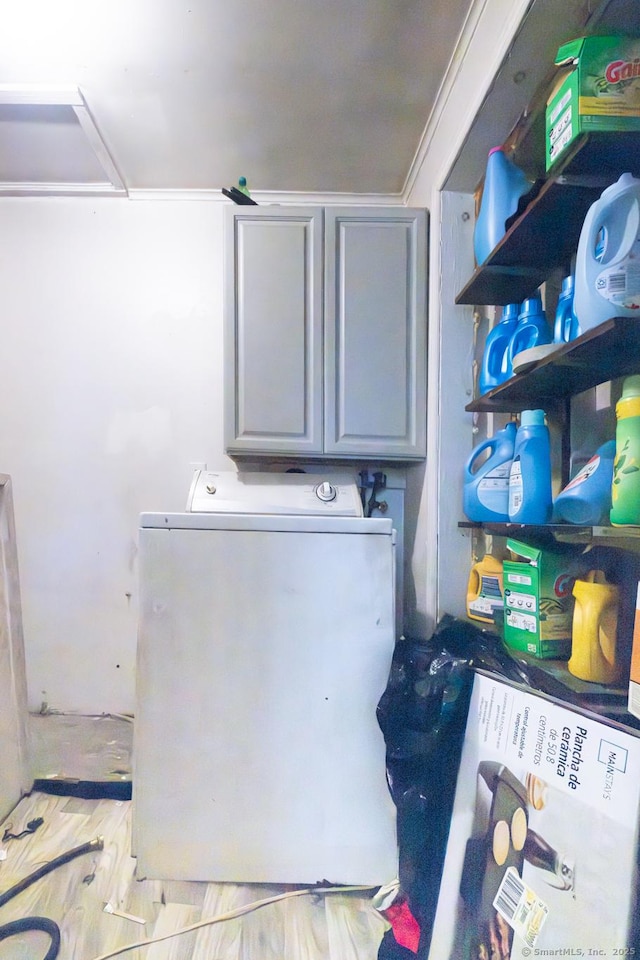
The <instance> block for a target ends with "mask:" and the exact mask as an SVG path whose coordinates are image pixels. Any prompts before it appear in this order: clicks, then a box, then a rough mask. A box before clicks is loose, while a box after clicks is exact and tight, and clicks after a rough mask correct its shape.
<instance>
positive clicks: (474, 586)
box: [467, 563, 480, 597]
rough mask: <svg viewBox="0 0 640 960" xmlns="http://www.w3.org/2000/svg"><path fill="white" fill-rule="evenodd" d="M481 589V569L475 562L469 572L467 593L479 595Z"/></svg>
mask: <svg viewBox="0 0 640 960" xmlns="http://www.w3.org/2000/svg"><path fill="white" fill-rule="evenodd" d="M479 589H480V571H479V570H478V564H477V563H476V564H474V565H473V567H472V568H471V572H470V574H469V582H468V584H467V593H468V594H470V595H471V594H472V595H473V596H474V597H477V595H478V591H479Z"/></svg>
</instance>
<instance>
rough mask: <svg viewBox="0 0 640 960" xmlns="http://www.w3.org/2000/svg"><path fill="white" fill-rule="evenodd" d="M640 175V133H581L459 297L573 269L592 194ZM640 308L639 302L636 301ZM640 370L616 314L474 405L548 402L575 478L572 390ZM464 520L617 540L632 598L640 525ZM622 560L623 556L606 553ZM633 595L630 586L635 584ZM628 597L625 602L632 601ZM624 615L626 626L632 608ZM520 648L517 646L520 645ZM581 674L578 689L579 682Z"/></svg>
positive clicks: (566, 537)
mask: <svg viewBox="0 0 640 960" xmlns="http://www.w3.org/2000/svg"><path fill="white" fill-rule="evenodd" d="M626 171H628V172H630V173H633V174H634V175H635V176H640V134H637V133H635V134H589V135H584V136H582V137H580V138H579V139H578V140H577V141H576V143H575V144H574V145H573V147H572V149H571V151H570V154H569V155H568V156H567V157H566V158H565V159H564V160H563V161H562V162H561V164H560V165H559V166H558V168H556V169H555V170H553V171H552V172H551V174H550V175H549V176H548V177H547V179H546V180H545V181H544V182H543V183H542V186H541V187H540V189H539V190H538V192H537V193H536V194H535V196H533V199H531V200H530V202H528V203H527V206H526V208H525V209H524V210H523V211H521V212H520V213H519V214H518V215H517V216H515V217H514V218H512V222H511V224H510V226H509V228H508V230H507V232H506V233H505V235H504V237H503V238H502V240H501V241H500V243H499V244H498V245H497V246H496V248H495V249H494V250H493V252H492V253H491V254H490V256H489V257H488V259H487V260H486V261H485V263H483V264H482V265H481V266H480V267H478V268H477V269H476V270H475V271H474V274H473V276H472V277H471V278H470V280H469V281H468V282H467V283H466V285H465V286H464V288H463V289H462V290H461V291H460V293H459V294H458V296H457V297H456V303H458V304H472V305H474V306H482V305H495V306H500V305H504V304H506V303H513V302H521V301H522V300H524V299H525V298H526V297H528V296H531V295H532V294H534V293H535V291H536V290H537V288H538V287H539V286H540V284H542V283H544V282H545V281H546V280H548V279H549V278H550V277H551V275H552V274H553V273H554V272H556V271H559V270H562V271H563V273H564V274H567V273H569V272H570V270H571V265H572V258H573V256H574V255H575V252H576V249H577V246H578V241H579V238H580V233H581V230H582V224H583V222H584V218H585V216H586V214H587V211H588V210H589V207H590V206H591V204H592V203H593V202H594V201H595V200H596V199H597V198H598V197H599V196H600V195H601V193H602V191H603V189H604V188H605V187H606V186H607V185H609V184H610V183H613V182H614V181H615V180H617V179H618V177H619V176H620V174H621V173H623V172H626ZM639 314H640V311H639ZM635 373H640V315H639V316H638V318H637V319H635V318H630V317H616V318H613V319H611V320H607V321H605V322H604V323H602V324H599V325H598V326H597V327H595V328H594V329H592V330H588V331H587V332H586V333H584V334H583V335H582V336H580V337H579V338H577V339H576V340H574V341H572V342H570V343H568V344H560V345H558V346H557V348H556V349H554V350H553V352H552V353H550V354H548V355H547V356H546V357H544V358H543V359H541V360H539V361H538V362H536V363H533V364H532V365H531V366H530V367H528V368H526V369H525V370H522V371H521V372H520V373H518V374H516V375H515V376H513V377H511V378H510V379H509V380H507V381H506V382H505V383H503V384H501V385H500V386H499V387H496V388H495V389H493V390H491V391H489V392H487V393H485V394H483V395H482V396H480V397H477V398H475V399H474V400H472V401H471V402H470V403H468V404H467V405H466V407H465V409H466V410H467V411H469V412H484V413H494V412H496V413H516V412H518V411H521V410H524V409H535V408H540V407H542V408H544V409H545V410H546V411H547V412H548V413H550V414H551V415H552V416H553V418H554V419H555V421H556V423H557V424H558V426H559V427H560V431H561V438H562V451H561V454H562V456H561V468H562V469H561V472H562V477H561V480H562V484H563V485H564V483H566V481H567V480H568V478H569V477H568V461H569V452H570V451H569V432H570V431H569V424H570V419H571V398H572V397H574V396H576V395H577V394H580V393H582V392H583V391H585V390H588V389H591V388H593V387H596V386H597V385H598V384H601V383H605V382H606V381H608V380H616V379H619V378H621V377H624V376H629V375H632V374H635ZM458 526H459V527H460V528H467V529H470V530H477V531H479V532H482V533H484V534H487V535H490V536H496V537H501V538H505V539H506V538H513V539H514V540H523V541H533V542H534V543H537V544H539V545H542V546H544V545H547V546H549V547H551V546H553V545H554V544H555V545H558V544H567V545H569V544H573V545H576V546H583V547H585V548H586V547H599V548H600V547H602V548H613V550H612V551H611V552H609V553H607V551H605V553H604V554H600V557H603V556H609V557H611V556H619V557H620V558H622V557H623V556H624V560H622V559H620V561H619V562H620V564H621V565H623V566H624V568H625V570H626V572H625V574H624V578H625V582H626V583H627V584H628V586H629V589H630V590H631V584H632V581H633V582H634V589H633V594H634V598H635V581H637V579H638V576H639V575H640V573H639V571H640V526H638V527H611V526H605V525H602V526H577V525H573V524H544V525H540V526H533V525H523V524H517V523H482V524H479V523H471V522H468V521H462V522H460V523H459V525H458ZM607 562H615V563H617V562H618V561H607ZM629 595H630V594H629ZM628 606H629V604H626V607H628ZM626 607H625V612H624V614H623V612H622V608H621V614H620V615H621V617H623V619H624V618H626V620H625V627H624V629H625V632H626V633H628V632H629V629H630V626H629V616H630V611H629V610H628V609H626ZM514 655H515V656H516V657H517V656H518V654H514ZM530 668H531V669H536V670H539V671H540V672H541V673H544V674H545V675H546V676H552V677H553V678H554V680H555V681H556V682H557V683H558V696H560V697H561V698H564V699H567V700H573V702H576V698H578V700H582V699H584V704H583V705H586V704H587V703H588V705H589V707H591V708H592V709H593V710H594V711H596V712H601V713H605V714H607V715H609V716H611V715H612V712H613V714H614V715H615V716H616V718H617V719H619V720H620V722H622V723H623V724H625V723H626V724H631V725H633V724H634V723H635V721H633V718H632V717H631V716H630V714H628V713H627V711H626V689H625V688H624V687H625V685H623V687H621V688H620V689H616V690H613V689H610V688H606V687H605V688H600V687H599V685H597V684H586V683H584V682H581V681H576V680H575V678H573V677H572V676H571V674H569V672H568V669H567V665H566V663H565V662H563V661H558V662H555V661H532V662H531V664H530ZM576 684H578V685H580V684H581V686H580V689H579V690H577V689H576Z"/></svg>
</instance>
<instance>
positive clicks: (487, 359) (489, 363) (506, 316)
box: [478, 303, 519, 394]
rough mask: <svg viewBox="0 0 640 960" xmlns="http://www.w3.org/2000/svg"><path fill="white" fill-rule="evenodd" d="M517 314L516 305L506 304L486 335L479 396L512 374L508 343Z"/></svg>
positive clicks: (516, 323)
mask: <svg viewBox="0 0 640 960" xmlns="http://www.w3.org/2000/svg"><path fill="white" fill-rule="evenodd" d="M518 314H519V307H518V304H517V303H508V304H507V305H506V307H504V309H503V311H502V317H501V318H500V321H499V323H497V324H496V325H495V327H494V328H493V330H490V331H489V333H488V335H487V339H486V342H485V345H484V353H483V354H482V363H481V365H480V377H479V379H478V388H479V390H480V393H481V394H483V393H487V391H488V390H493V388H494V387H497V386H499V385H500V384H501V383H504V381H505V380H508V379H509V377H510V376H511V375H512V373H513V371H512V369H511V365H510V363H509V343H510V342H511V338H512V336H513V334H514V333H515V330H516V327H517V326H518Z"/></svg>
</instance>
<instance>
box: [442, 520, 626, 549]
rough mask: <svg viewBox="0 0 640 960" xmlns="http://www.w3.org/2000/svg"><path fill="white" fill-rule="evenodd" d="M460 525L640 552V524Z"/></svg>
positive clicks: (494, 532)
mask: <svg viewBox="0 0 640 960" xmlns="http://www.w3.org/2000/svg"><path fill="white" fill-rule="evenodd" d="M458 527H460V528H461V529H467V530H482V531H484V532H485V533H488V534H490V535H491V536H494V537H510V538H512V539H514V540H534V541H536V542H537V543H539V544H543V545H544V544H545V543H546V544H550V543H552V542H553V543H578V544H580V543H584V544H587V543H592V544H593V545H594V546H601V547H605V546H607V547H608V546H615V547H621V548H623V549H626V550H631V551H633V552H640V526H639V527H632V526H628V527H611V526H608V525H607V526H595V527H593V526H580V525H579V524H573V523H544V524H530V523H493V522H489V523H474V522H473V521H471V520H461V521H460V522H459V523H458Z"/></svg>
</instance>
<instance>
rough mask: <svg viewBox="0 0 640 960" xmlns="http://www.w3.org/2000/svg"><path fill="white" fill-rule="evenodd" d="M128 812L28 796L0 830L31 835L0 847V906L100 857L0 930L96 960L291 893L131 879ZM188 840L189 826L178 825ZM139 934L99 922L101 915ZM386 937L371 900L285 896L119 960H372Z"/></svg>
mask: <svg viewBox="0 0 640 960" xmlns="http://www.w3.org/2000/svg"><path fill="white" fill-rule="evenodd" d="M130 813H131V803H130V802H129V801H120V800H82V799H77V798H73V797H57V796H51V795H49V794H46V793H37V792H34V793H32V794H31V795H30V796H27V797H24V798H23V799H22V800H21V801H20V803H19V804H18V806H17V807H16V808H15V809H14V810H13V811H12V813H11V814H10V815H9V816H8V817H7V819H6V820H5V821H4V823H3V824H2V825H1V826H0V836H1V835H2V834H3V833H4V832H5V829H6V828H7V826H8V824H11V825H12V832H13V833H19V832H20V831H21V830H22V829H24V827H25V826H26V824H27V823H28V822H29V821H31V820H33V819H35V818H37V817H42V818H43V821H44V822H43V824H42V826H40V827H39V828H38V829H37V830H36V832H35V833H33V834H31V835H29V836H26V837H23V838H22V839H17V840H7V841H3V842H1V841H0V851H1V852H0V856H2V857H4V859H2V860H0V894H1V893H4V892H5V891H6V890H8V889H9V888H10V887H12V886H13V885H14V884H15V883H17V882H19V881H21V880H22V879H23V878H24V877H26V876H28V875H29V874H31V873H33V871H34V870H36V869H38V868H39V867H41V866H42V865H43V864H44V863H46V862H49V861H51V860H53V859H54V858H56V857H58V856H59V855H60V854H63V853H66V852H67V851H68V850H70V849H72V848H73V847H76V846H78V845H80V844H82V843H85V842H87V841H89V840H93V839H95V838H96V837H98V836H102V837H104V848H103V849H102V850H101V851H95V852H91V853H89V854H85V855H83V856H80V857H78V858H76V859H75V860H73V861H71V862H70V863H67V864H64V865H63V866H61V867H59V868H57V869H56V870H54V871H52V872H51V873H49V874H48V875H47V876H45V877H43V878H41V879H40V880H37V881H36V882H35V883H34V884H32V885H31V886H29V887H28V888H27V889H25V890H24V891H22V892H21V893H19V894H18V895H17V896H16V897H14V898H13V899H11V900H10V901H9V902H8V903H6V904H5V905H4V906H2V907H0V925H1V924H5V923H8V922H9V921H11V920H17V919H20V918H23V917H28V916H34V915H39V916H44V917H48V918H50V919H51V920H54V921H55V922H56V923H57V924H58V925H59V927H60V930H61V947H60V952H59V955H58V956H59V958H60V960H94V958H97V957H102V956H103V955H104V954H107V953H108V952H109V951H113V950H116V949H117V948H119V947H122V946H125V945H127V944H131V943H135V942H138V941H141V940H144V939H148V938H152V937H156V936H158V935H162V934H166V933H170V932H172V931H175V930H178V929H181V928H184V927H186V926H189V925H191V924H195V923H198V922H199V921H202V920H204V919H206V918H212V917H215V916H218V915H220V914H224V913H226V912H228V911H231V910H235V909H236V908H238V907H242V906H243V905H245V904H248V903H251V902H253V901H259V900H262V899H265V898H268V897H271V896H274V895H277V894H279V893H284V892H290V891H292V890H296V889H297V888H295V887H274V886H258V885H244V886H243V885H237V884H224V883H184V882H175V881H155V880H145V879H138V878H137V877H136V873H135V869H136V861H135V859H134V858H133V857H131V855H130V849H131V847H130V836H131V818H130ZM185 829H188V825H186V824H185ZM107 902H108V903H110V904H111V905H112V907H113V908H114V909H115V910H117V911H123V912H125V913H127V914H131V915H133V916H137V917H139V918H141V919H143V920H144V921H145V922H144V924H139V923H136V922H134V921H133V920H130V919H126V918H122V917H118V916H116V915H113V914H108V913H105V912H104V905H105V903H107ZM385 928H386V924H385V922H384V920H383V919H382V918H381V917H380V915H379V914H378V913H377V912H376V911H375V910H374V909H373V907H372V906H371V903H370V900H369V894H368V893H367V894H364V893H331V894H317V893H314V894H312V895H304V896H297V895H296V896H294V897H293V898H290V899H285V900H280V901H279V902H276V903H273V904H270V905H268V906H263V907H260V908H259V909H256V910H253V911H251V912H249V913H247V914H246V915H244V916H242V917H239V918H237V919H232V920H227V921H224V922H221V923H216V924H214V925H207V926H203V927H201V928H199V929H197V930H194V931H193V932H191V933H187V934H183V935H181V936H177V937H172V938H171V939H168V940H165V941H163V942H160V943H155V944H152V945H147V946H144V947H138V948H136V949H132V950H129V951H127V952H126V953H121V954H118V955H120V956H123V957H125V958H129V960H375V958H376V956H377V952H378V946H379V944H380V940H381V938H382V935H383V933H384V930H385ZM47 944H48V938H47V937H46V935H44V934H42V933H28V934H21V935H19V936H17V937H12V938H10V939H8V940H5V941H4V942H2V943H0V958H1V960H9V958H11V960H32V958H33V960H35V958H40V957H43V956H44V954H45V952H46V949H47Z"/></svg>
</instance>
